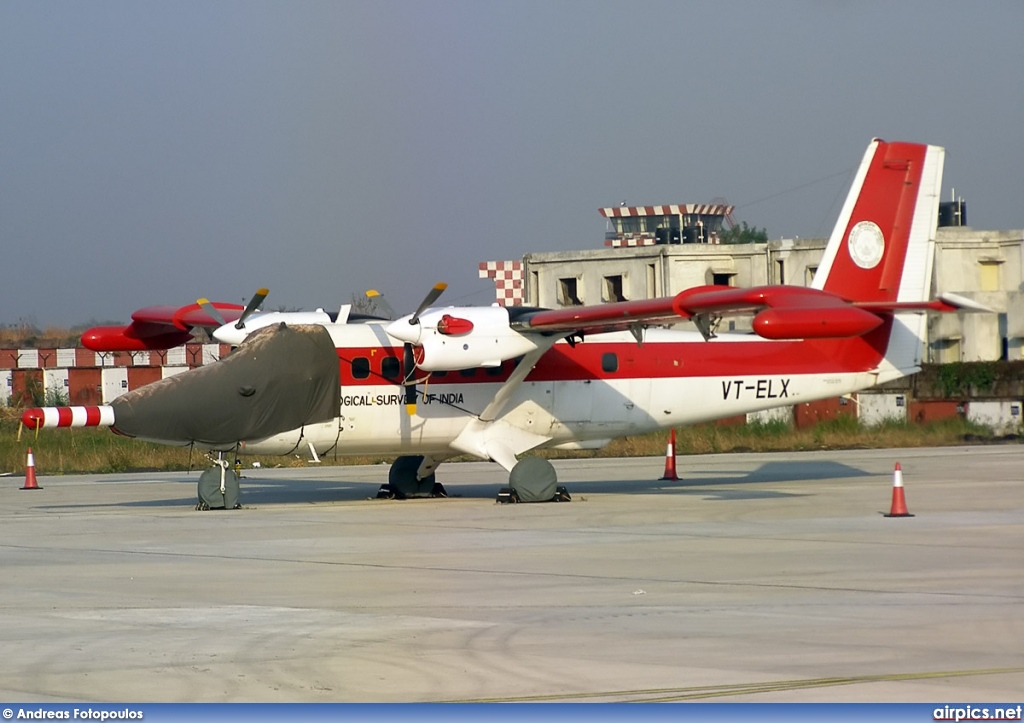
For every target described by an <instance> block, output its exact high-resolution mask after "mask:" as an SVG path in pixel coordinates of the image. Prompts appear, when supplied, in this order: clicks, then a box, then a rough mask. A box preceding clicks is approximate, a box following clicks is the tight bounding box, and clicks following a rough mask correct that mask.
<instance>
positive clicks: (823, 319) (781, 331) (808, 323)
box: [753, 306, 882, 339]
mask: <svg viewBox="0 0 1024 723" xmlns="http://www.w3.org/2000/svg"><path fill="white" fill-rule="evenodd" d="M881 323H882V319H881V318H880V317H878V316H876V315H875V314H872V313H871V312H869V311H864V310H863V309H858V308H857V307H855V306H829V307H824V308H814V309H801V308H795V309H765V310H764V311H762V312H761V313H759V314H758V315H757V316H755V317H754V321H753V327H754V331H755V332H757V334H758V335H759V336H762V337H764V338H765V339H848V338H850V337H854V336H861V335H862V334H867V333H868V332H869V331H871V330H872V329H874V328H876V327H878V326H879V325H881Z"/></svg>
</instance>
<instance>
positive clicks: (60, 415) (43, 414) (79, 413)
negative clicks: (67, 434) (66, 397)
mask: <svg viewBox="0 0 1024 723" xmlns="http://www.w3.org/2000/svg"><path fill="white" fill-rule="evenodd" d="M21 423H22V425H24V426H25V427H27V428H29V429H49V428H51V427H112V426H114V408H113V407H110V406H106V405H104V406H100V407H34V408H32V409H26V410H25V411H24V413H23V414H22V415H21Z"/></svg>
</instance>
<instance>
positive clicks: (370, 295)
mask: <svg viewBox="0 0 1024 723" xmlns="http://www.w3.org/2000/svg"><path fill="white" fill-rule="evenodd" d="M366 298H367V299H369V300H370V302H371V303H372V304H373V306H374V307H376V308H377V309H380V310H381V311H382V312H384V314H385V315H386V316H387V317H388V318H389V319H394V318H395V310H394V309H392V308H391V304H389V303H388V302H387V300H386V299H385V298H384V294H382V293H380V292H379V291H377V290H376V289H367V290H366Z"/></svg>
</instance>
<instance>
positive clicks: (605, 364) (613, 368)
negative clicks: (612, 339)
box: [601, 351, 619, 374]
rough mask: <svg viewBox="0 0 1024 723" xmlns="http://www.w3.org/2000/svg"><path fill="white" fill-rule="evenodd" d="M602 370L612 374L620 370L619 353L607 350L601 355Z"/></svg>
mask: <svg viewBox="0 0 1024 723" xmlns="http://www.w3.org/2000/svg"><path fill="white" fill-rule="evenodd" d="M601 371H604V372H607V373H609V374H612V373H613V372H617V371H619V355H618V354H616V353H615V352H611V351H610V352H606V353H605V354H603V355H602V356H601Z"/></svg>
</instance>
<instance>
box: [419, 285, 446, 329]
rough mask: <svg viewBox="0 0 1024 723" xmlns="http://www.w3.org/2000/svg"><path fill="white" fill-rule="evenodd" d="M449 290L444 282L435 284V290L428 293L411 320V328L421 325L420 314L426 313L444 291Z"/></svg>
mask: <svg viewBox="0 0 1024 723" xmlns="http://www.w3.org/2000/svg"><path fill="white" fill-rule="evenodd" d="M447 288H448V284H446V283H444V282H443V281H442V282H440V283H437V284H434V288H432V289H431V290H430V291H428V292H427V295H426V296H425V297H423V301H421V302H420V305H419V306H418V307H417V308H416V312H415V313H414V314H413V315H412V317H411V318H410V319H409V324H410V325H411V326H415V325H416V324H419V323H420V314H422V313H423V312H424V311H426V310H427V307H429V306H430V305H431V304H433V303H434V302H435V301H437V299H438V297H439V296H441V294H443V293H444V290H445V289H447Z"/></svg>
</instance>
